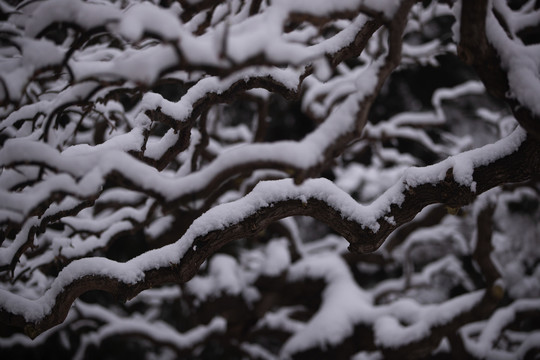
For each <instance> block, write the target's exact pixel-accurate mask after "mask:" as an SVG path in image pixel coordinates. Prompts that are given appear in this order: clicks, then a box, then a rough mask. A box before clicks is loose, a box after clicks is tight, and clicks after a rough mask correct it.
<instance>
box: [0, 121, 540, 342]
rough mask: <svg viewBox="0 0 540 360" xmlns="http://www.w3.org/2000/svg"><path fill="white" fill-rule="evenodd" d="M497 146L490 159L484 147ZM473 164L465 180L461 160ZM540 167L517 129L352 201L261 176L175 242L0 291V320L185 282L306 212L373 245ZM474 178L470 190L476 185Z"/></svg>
mask: <svg viewBox="0 0 540 360" xmlns="http://www.w3.org/2000/svg"><path fill="white" fill-rule="evenodd" d="M496 148H502V149H504V150H502V152H501V150H499V153H497V152H495V154H494V155H493V156H497V157H496V158H493V159H492V161H486V158H485V156H486V153H489V152H492V151H495V150H494V149H496ZM463 163H469V164H471V166H472V167H471V169H469V170H470V171H471V172H472V173H471V174H470V175H471V179H469V180H470V182H469V183H467V182H465V181H464V179H463V172H464V169H463V166H461V165H459V164H463ZM539 171H540V146H539V143H538V142H537V141H536V140H533V139H532V138H531V137H526V136H525V135H524V132H523V131H522V130H520V129H518V130H516V131H515V132H514V133H513V134H512V135H511V136H509V137H508V138H506V139H503V140H501V141H499V142H498V143H496V144H494V145H487V146H485V147H483V148H480V149H477V150H473V151H470V152H468V153H464V154H460V155H458V156H456V157H455V158H449V159H447V160H445V161H443V162H441V163H439V164H436V165H433V166H429V167H427V168H423V169H418V170H414V169H411V171H410V172H408V173H406V174H405V175H404V176H403V177H402V179H401V182H400V183H398V184H396V185H394V186H393V187H392V188H390V189H389V190H388V191H387V192H386V193H385V194H384V195H382V196H381V197H380V198H379V199H378V200H376V201H375V202H373V203H372V204H370V205H368V206H362V205H359V204H358V203H356V201H354V200H353V199H352V198H351V197H350V196H349V195H348V194H346V193H345V192H343V191H341V190H340V189H338V188H337V187H336V186H335V185H333V183H332V182H330V181H328V180H326V179H316V180H315V179H314V180H308V181H306V182H304V183H303V184H302V185H300V186H296V185H294V183H293V182H292V181H291V180H290V179H286V180H280V181H271V182H262V183H259V185H257V186H256V187H255V189H254V190H253V191H252V192H251V193H249V194H248V195H246V196H245V197H244V198H242V199H240V200H237V201H234V202H232V203H228V204H223V205H220V206H217V207H215V208H213V209H211V210H209V211H208V212H206V213H205V214H203V215H202V216H201V217H199V218H198V219H197V220H195V221H194V222H193V224H192V226H191V227H190V228H189V229H188V231H187V232H186V233H185V234H184V236H182V238H180V239H179V240H178V241H177V242H176V243H174V244H172V245H169V246H165V247H163V248H161V249H158V250H154V251H149V252H147V253H145V254H142V255H140V256H139V257H136V258H134V259H132V260H130V261H128V262H126V263H117V262H114V261H111V260H108V259H100V258H90V259H81V260H77V261H74V262H72V263H71V264H69V265H68V266H66V267H65V268H64V269H63V270H62V272H61V273H60V274H59V275H58V277H57V278H56V279H55V281H54V282H53V284H52V286H51V288H50V290H48V291H47V292H46V293H45V295H44V296H42V297H41V298H39V299H37V300H27V299H24V298H22V297H20V296H17V295H13V294H11V293H9V292H7V291H5V290H1V291H0V295H1V296H0V321H2V322H5V323H7V324H10V325H15V326H19V327H24V328H25V331H26V332H27V334H29V335H30V336H37V335H38V334H40V333H41V332H43V331H45V330H46V329H49V328H50V327H52V326H54V325H56V324H58V323H61V322H62V321H63V319H64V318H65V316H66V315H67V312H68V310H69V308H70V305H71V303H72V302H73V301H74V300H75V299H76V298H77V297H78V296H80V295H81V294H83V293H84V292H86V291H89V290H104V291H107V292H110V293H112V294H114V295H115V296H117V297H118V298H120V299H124V300H126V299H129V298H132V297H133V296H135V295H136V294H138V293H139V292H141V291H142V290H144V289H147V288H150V287H154V286H158V285H161V284H165V283H170V282H179V283H184V282H186V281H188V280H189V279H191V278H192V277H193V276H194V275H195V273H196V272H197V270H198V268H199V266H200V265H201V264H202V263H203V262H204V261H205V260H206V259H207V258H208V257H209V256H210V255H212V254H213V253H214V252H216V251H217V250H218V249H219V248H221V247H222V246H223V245H225V244H227V243H229V242H231V241H233V240H236V239H240V238H245V237H250V236H253V235H255V234H257V233H258V232H259V231H261V230H262V229H264V228H266V227H267V226H268V225H269V224H270V223H272V222H274V221H277V220H279V219H282V218H285V217H289V216H296V215H304V216H311V217H314V218H316V219H318V220H320V221H323V222H325V223H327V224H328V225H330V226H332V227H333V228H334V229H335V230H336V231H337V232H339V233H340V234H341V235H342V236H343V237H345V238H346V239H347V240H348V241H349V242H350V243H351V245H350V247H349V248H350V250H351V251H354V252H370V251H373V250H375V249H377V248H378V247H379V246H380V245H381V244H382V243H383V242H384V240H385V238H386V237H387V236H388V234H390V233H391V232H392V231H393V230H395V229H396V228H397V227H399V226H400V225H402V224H403V223H405V222H407V221H409V220H411V219H412V218H413V217H414V216H415V215H416V214H417V213H418V212H419V211H420V210H421V209H422V208H423V207H425V206H427V205H428V204H432V203H437V202H440V203H445V204H446V205H447V206H450V207H458V206H463V205H465V204H468V203H470V202H471V201H473V200H474V198H475V196H477V195H478V194H480V193H482V192H484V191H486V190H488V189H490V188H492V187H495V186H498V185H500V184H503V183H508V182H521V181H525V180H527V179H530V178H531V177H533V176H535V174H537V173H538V172H539ZM474 185H476V189H475V191H474V189H471V187H473V188H474Z"/></svg>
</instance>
